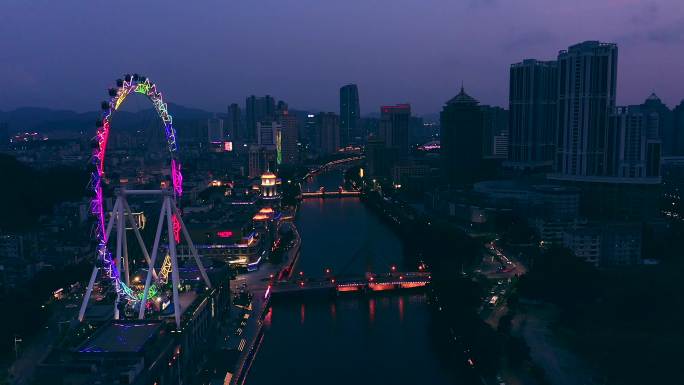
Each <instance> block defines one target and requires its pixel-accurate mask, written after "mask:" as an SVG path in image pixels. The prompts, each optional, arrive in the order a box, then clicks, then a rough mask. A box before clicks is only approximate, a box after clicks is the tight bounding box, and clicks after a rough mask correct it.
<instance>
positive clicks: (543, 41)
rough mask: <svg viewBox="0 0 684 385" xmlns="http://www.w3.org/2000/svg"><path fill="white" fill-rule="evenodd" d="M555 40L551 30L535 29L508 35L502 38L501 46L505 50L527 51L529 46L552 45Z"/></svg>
mask: <svg viewBox="0 0 684 385" xmlns="http://www.w3.org/2000/svg"><path fill="white" fill-rule="evenodd" d="M557 41H558V39H557V38H556V36H555V35H554V34H553V32H551V31H548V30H544V29H537V30H532V31H526V32H522V33H517V34H511V35H509V37H506V38H504V39H503V41H502V43H501V48H502V49H504V50H505V51H527V50H528V49H529V48H530V47H537V46H545V45H553V44H555V43H556V42H557Z"/></svg>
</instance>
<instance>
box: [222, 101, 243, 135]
mask: <svg viewBox="0 0 684 385" xmlns="http://www.w3.org/2000/svg"><path fill="white" fill-rule="evenodd" d="M225 126H226V127H225V128H226V133H227V134H228V139H230V140H232V141H244V140H245V139H246V135H245V132H244V126H243V121H242V111H241V110H240V106H239V105H238V104H237V103H232V104H231V105H230V106H228V115H227V118H226V125H225Z"/></svg>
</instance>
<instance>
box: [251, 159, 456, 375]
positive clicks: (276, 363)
mask: <svg viewBox="0 0 684 385" xmlns="http://www.w3.org/2000/svg"><path fill="white" fill-rule="evenodd" d="M341 181H342V172H341V171H331V172H328V173H327V174H324V175H321V176H318V177H316V179H314V180H313V181H311V182H310V185H309V189H312V190H313V189H315V188H317V187H318V186H320V185H323V186H325V187H326V188H335V187H337V186H338V185H340V183H341ZM296 224H297V228H298V229H299V232H300V235H301V238H302V249H301V255H300V259H299V261H298V264H297V272H299V271H303V272H304V273H305V275H307V276H316V277H321V276H323V274H324V270H325V269H326V268H330V269H332V271H333V274H334V275H336V276H341V275H344V274H349V275H362V274H363V273H364V272H366V271H377V272H388V271H389V269H390V266H391V265H392V264H396V265H397V266H399V267H400V268H401V266H402V265H401V262H402V252H403V251H402V246H401V242H400V240H399V239H398V237H397V236H396V235H395V234H394V233H393V232H392V231H391V229H389V228H388V227H387V226H386V225H385V224H384V223H382V222H381V221H380V220H379V219H378V218H377V217H376V216H374V215H373V213H371V212H370V211H368V210H367V209H366V208H365V207H364V206H363V204H362V203H361V202H360V201H359V200H358V198H343V199H326V200H323V199H313V200H306V201H304V202H302V205H301V207H300V211H299V214H298V217H297V222H296ZM405 268H406V269H411V270H415V268H412V267H405ZM265 322H266V332H265V337H264V340H263V344H262V345H261V348H260V350H259V353H258V355H257V358H256V360H255V362H254V364H253V365H252V368H251V370H250V373H249V376H248V378H247V384H248V385H267V384H269V385H270V384H297V385H319V384H328V385H337V384H345V385H349V384H378V385H384V384H434V385H440V384H466V382H465V380H461V379H459V378H458V377H457V375H456V374H453V373H452V371H451V370H449V368H448V366H449V363H447V362H443V361H441V360H440V359H439V355H438V352H437V351H436V350H435V347H434V344H433V342H432V341H431V335H430V323H431V315H430V313H429V311H428V304H427V301H426V297H425V295H424V294H422V293H404V294H396V293H389V294H384V295H372V296H358V295H355V294H351V295H341V296H338V297H337V298H335V299H330V298H319V299H302V300H288V301H287V302H277V303H275V304H274V305H273V307H272V308H271V310H270V313H269V314H268V315H267V317H266V320H265Z"/></svg>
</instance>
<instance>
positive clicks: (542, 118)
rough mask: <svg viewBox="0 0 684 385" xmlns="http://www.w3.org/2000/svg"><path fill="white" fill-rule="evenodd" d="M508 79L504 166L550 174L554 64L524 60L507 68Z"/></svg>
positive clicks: (554, 109) (553, 136)
mask: <svg viewBox="0 0 684 385" xmlns="http://www.w3.org/2000/svg"><path fill="white" fill-rule="evenodd" d="M509 79H510V80H509V86H510V87H509V97H508V103H509V110H510V112H509V135H508V140H509V146H508V150H509V151H508V162H507V165H508V166H509V167H513V168H516V169H523V170H525V169H532V170H534V169H549V170H550V168H551V166H552V164H553V159H554V153H555V147H556V146H555V140H556V124H557V119H558V116H557V98H558V63H557V62H556V61H538V60H534V59H528V60H524V61H522V62H521V63H516V64H513V65H511V68H510V78H509Z"/></svg>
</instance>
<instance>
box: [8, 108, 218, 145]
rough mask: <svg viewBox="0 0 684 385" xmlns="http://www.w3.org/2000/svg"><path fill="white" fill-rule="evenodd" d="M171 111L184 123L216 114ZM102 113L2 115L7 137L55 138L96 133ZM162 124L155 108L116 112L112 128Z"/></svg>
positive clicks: (39, 111)
mask: <svg viewBox="0 0 684 385" xmlns="http://www.w3.org/2000/svg"><path fill="white" fill-rule="evenodd" d="M168 110H169V113H170V114H171V116H173V118H174V119H178V120H181V121H191V120H204V119H207V118H209V117H211V116H213V115H214V114H213V113H211V112H208V111H204V110H201V109H197V108H188V107H184V106H181V105H178V104H173V103H169V105H168ZM100 116H101V113H100V112H99V111H89V112H83V113H79V112H74V111H68V110H52V109H49V108H40V107H22V108H17V109H15V110H12V111H0V123H7V128H8V133H10V134H13V133H16V132H33V131H37V132H40V133H43V134H46V135H48V136H49V137H53V138H67V137H73V136H78V135H80V134H81V133H83V132H94V130H95V122H96V121H97V119H99V118H100ZM156 121H158V122H159V124H161V120H159V118H158V117H157V114H156V112H155V111H154V109H153V108H149V109H145V110H141V111H137V112H131V111H117V112H116V114H115V115H114V116H113V117H112V125H113V126H115V127H117V129H120V130H125V131H129V130H131V131H132V130H136V129H139V128H145V127H148V126H149V125H151V124H156V123H155V122H156Z"/></svg>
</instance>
